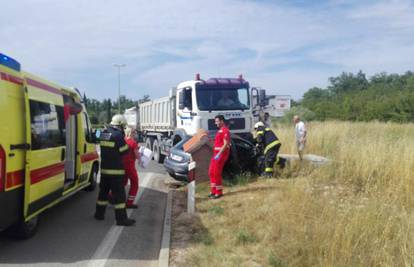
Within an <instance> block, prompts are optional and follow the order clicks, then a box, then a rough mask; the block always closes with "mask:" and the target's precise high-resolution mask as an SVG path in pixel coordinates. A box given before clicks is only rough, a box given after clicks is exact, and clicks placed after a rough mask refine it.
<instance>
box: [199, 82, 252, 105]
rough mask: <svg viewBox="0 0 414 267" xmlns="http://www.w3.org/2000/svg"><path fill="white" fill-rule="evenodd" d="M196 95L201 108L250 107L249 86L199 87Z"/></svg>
mask: <svg viewBox="0 0 414 267" xmlns="http://www.w3.org/2000/svg"><path fill="white" fill-rule="evenodd" d="M196 95H197V105H198V108H199V110H238V109H240V110H245V109H249V108H250V98H249V90H248V89H247V88H211V87H207V88H199V89H198V90H197V93H196Z"/></svg>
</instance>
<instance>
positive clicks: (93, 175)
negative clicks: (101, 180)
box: [85, 163, 99, 192]
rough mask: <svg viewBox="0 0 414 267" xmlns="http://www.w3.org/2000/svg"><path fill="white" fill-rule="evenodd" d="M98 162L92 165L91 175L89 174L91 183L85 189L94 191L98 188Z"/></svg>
mask: <svg viewBox="0 0 414 267" xmlns="http://www.w3.org/2000/svg"><path fill="white" fill-rule="evenodd" d="M98 169H99V167H98V164H96V163H95V164H94V165H93V167H92V172H91V175H90V176H89V183H90V184H89V185H88V186H87V187H85V191H87V192H92V191H94V190H95V188H96V181H97V180H98Z"/></svg>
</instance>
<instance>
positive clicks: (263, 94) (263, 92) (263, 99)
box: [259, 89, 266, 107]
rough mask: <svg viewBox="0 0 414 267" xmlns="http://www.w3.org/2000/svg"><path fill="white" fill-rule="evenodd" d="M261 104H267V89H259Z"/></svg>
mask: <svg viewBox="0 0 414 267" xmlns="http://www.w3.org/2000/svg"><path fill="white" fill-rule="evenodd" d="M259 105H260V106H261V107H264V106H266V90H264V89H260V90H259Z"/></svg>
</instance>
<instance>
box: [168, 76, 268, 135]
mask: <svg viewBox="0 0 414 267" xmlns="http://www.w3.org/2000/svg"><path fill="white" fill-rule="evenodd" d="M176 95H177V97H176V109H177V112H176V120H177V128H178V129H183V130H184V131H185V133H186V134H188V135H193V134H195V133H196V132H197V130H198V129H205V130H208V131H209V134H210V135H214V134H215V132H216V131H217V128H216V126H215V124H214V117H215V116H216V115H218V114H222V115H224V117H225V119H226V121H227V126H228V127H229V129H230V131H231V132H232V133H235V134H238V135H240V136H241V137H244V138H246V139H251V138H252V135H251V129H252V127H253V124H254V123H255V121H257V119H258V107H259V106H260V105H259V104H260V103H259V101H255V103H252V99H259V97H256V96H258V95H259V94H258V91H257V90H256V89H255V88H250V86H249V83H248V82H247V81H246V80H244V79H243V77H242V76H241V75H240V77H239V78H211V79H208V80H206V81H205V80H202V79H200V76H199V75H196V79H195V80H193V81H186V82H182V83H180V84H179V85H178V86H177V89H176ZM253 96H254V97H253Z"/></svg>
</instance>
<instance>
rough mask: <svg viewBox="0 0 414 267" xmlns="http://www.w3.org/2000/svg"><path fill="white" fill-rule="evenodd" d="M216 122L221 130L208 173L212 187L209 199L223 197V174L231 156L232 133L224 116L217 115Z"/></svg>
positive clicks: (215, 141)
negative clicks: (226, 124)
mask: <svg viewBox="0 0 414 267" xmlns="http://www.w3.org/2000/svg"><path fill="white" fill-rule="evenodd" d="M214 121H215V124H216V126H217V128H219V130H218V132H217V134H216V138H215V139H214V147H213V158H212V159H211V161H210V169H209V171H208V174H209V176H210V185H211V193H210V194H209V195H208V196H209V198H219V197H221V196H222V195H223V186H222V177H221V173H222V171H223V167H224V164H225V163H226V161H227V159H228V158H229V155H230V131H229V129H228V128H227V127H226V126H225V124H224V116H223V115H217V116H216V117H215V118H214Z"/></svg>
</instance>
